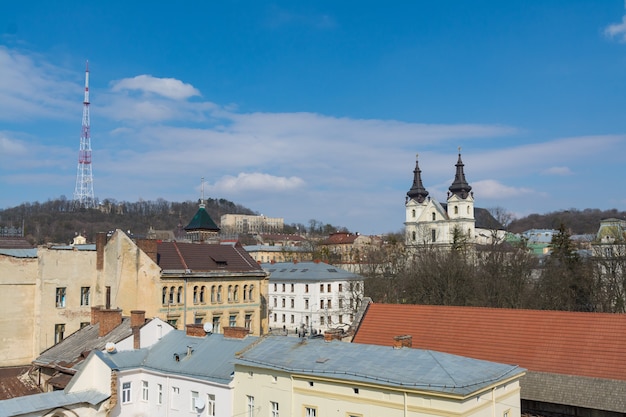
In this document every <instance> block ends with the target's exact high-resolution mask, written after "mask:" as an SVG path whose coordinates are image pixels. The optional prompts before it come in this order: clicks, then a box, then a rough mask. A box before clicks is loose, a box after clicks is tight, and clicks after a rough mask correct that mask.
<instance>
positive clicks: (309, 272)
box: [261, 262, 363, 283]
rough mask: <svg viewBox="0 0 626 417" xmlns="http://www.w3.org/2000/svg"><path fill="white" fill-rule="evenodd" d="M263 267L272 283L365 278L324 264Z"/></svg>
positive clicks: (289, 263) (278, 264) (290, 263)
mask: <svg viewBox="0 0 626 417" xmlns="http://www.w3.org/2000/svg"><path fill="white" fill-rule="evenodd" d="M261 267H262V268H263V269H264V270H265V271H267V272H269V273H270V283H271V282H275V281H289V282H292V281H316V282H319V281H341V280H346V281H349V280H362V279H363V277H362V276H360V275H357V274H354V273H352V272H349V271H346V270H345V269H341V268H338V267H336V266H334V265H329V264H326V263H324V262H298V263H293V262H277V263H264V264H261Z"/></svg>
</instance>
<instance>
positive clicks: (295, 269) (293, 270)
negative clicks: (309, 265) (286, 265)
mask: <svg viewBox="0 0 626 417" xmlns="http://www.w3.org/2000/svg"><path fill="white" fill-rule="evenodd" d="M297 270H298V269H297V268H294V269H292V270H291V271H289V272H296V271H297Z"/></svg>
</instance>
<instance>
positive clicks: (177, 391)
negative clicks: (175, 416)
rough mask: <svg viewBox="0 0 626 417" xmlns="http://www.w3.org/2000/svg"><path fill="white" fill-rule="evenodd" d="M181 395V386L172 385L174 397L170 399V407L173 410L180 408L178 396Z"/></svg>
mask: <svg viewBox="0 0 626 417" xmlns="http://www.w3.org/2000/svg"><path fill="white" fill-rule="evenodd" d="M179 395H180V388H178V387H172V398H171V399H170V408H171V409H172V410H178V396H179Z"/></svg>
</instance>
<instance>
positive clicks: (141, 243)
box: [135, 239, 157, 263]
mask: <svg viewBox="0 0 626 417" xmlns="http://www.w3.org/2000/svg"><path fill="white" fill-rule="evenodd" d="M135 243H136V245H137V247H138V248H139V249H141V250H142V251H143V252H144V253H145V254H146V255H148V257H149V258H150V259H152V261H153V262H154V263H157V241H156V240H154V239H137V240H136V241H135Z"/></svg>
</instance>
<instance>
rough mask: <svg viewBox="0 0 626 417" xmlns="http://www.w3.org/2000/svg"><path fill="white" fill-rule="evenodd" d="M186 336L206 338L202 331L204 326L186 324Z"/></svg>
mask: <svg viewBox="0 0 626 417" xmlns="http://www.w3.org/2000/svg"><path fill="white" fill-rule="evenodd" d="M186 334H187V336H192V337H204V336H206V332H205V331H204V325H202V324H188V325H187V326H186Z"/></svg>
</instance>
